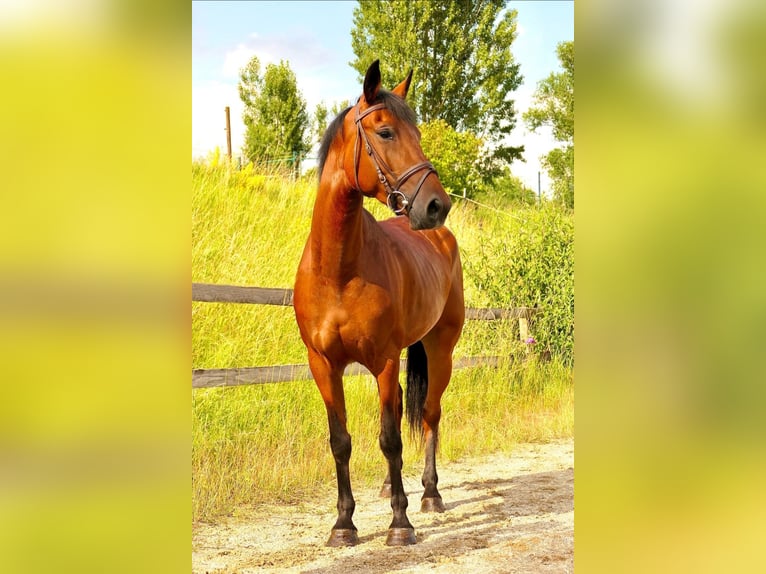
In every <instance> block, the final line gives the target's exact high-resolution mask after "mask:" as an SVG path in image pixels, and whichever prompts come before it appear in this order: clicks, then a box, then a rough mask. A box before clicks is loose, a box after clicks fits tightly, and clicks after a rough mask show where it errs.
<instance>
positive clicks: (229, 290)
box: [192, 283, 539, 388]
mask: <svg viewBox="0 0 766 574" xmlns="http://www.w3.org/2000/svg"><path fill="white" fill-rule="evenodd" d="M192 301H204V302H207V303H249V304H256V305H283V306H291V305H292V304H293V291H292V289H273V288H264V287H242V286H235V285H213V284H210V283H192ZM538 312H539V309H538V308H536V307H515V308H512V309H473V308H466V310H465V317H466V319H468V320H479V321H494V320H498V319H516V320H517V321H518V322H519V338H520V339H521V341H522V342H525V341H526V340H527V337H528V336H529V320H530V319H531V318H532V317H533V316H534V315H536V314H537V313H538ZM500 360H501V357H464V358H461V359H457V360H456V361H455V364H454V366H453V368H454V369H465V368H468V367H475V366H478V365H488V366H497V364H498V363H499V362H500ZM404 368H405V361H404V360H402V362H401V369H402V370H404ZM367 372H368V371H367V369H366V368H365V367H363V366H362V365H359V364H356V363H354V364H351V365H349V366H348V367H346V371H345V374H346V375H359V374H364V373H367ZM303 379H311V371H310V370H309V366H308V365H306V364H301V365H273V366H269V367H243V368H236V369H194V370H193V371H192V388H204V387H232V386H237V385H259V384H264V383H280V382H288V381H297V380H303Z"/></svg>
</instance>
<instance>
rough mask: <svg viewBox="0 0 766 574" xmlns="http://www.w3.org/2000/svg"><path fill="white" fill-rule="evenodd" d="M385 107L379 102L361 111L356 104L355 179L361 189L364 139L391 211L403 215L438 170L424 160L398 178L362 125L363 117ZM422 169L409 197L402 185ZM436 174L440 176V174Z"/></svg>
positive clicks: (407, 211)
mask: <svg viewBox="0 0 766 574" xmlns="http://www.w3.org/2000/svg"><path fill="white" fill-rule="evenodd" d="M385 107H386V106H385V104H383V103H379V104H375V105H372V106H370V107H369V108H367V109H366V110H364V111H363V112H361V113H360V112H359V106H358V105H357V106H356V114H355V117H354V122H355V123H356V142H355V143H354V180H355V181H356V188H357V189H359V190H360V191H361V188H360V187H359V157H360V155H361V150H360V145H361V140H364V145H365V149H366V150H367V155H369V156H370V159H372V163H373V165H374V166H375V171H377V172H378V180H379V181H380V183H382V184H383V187H385V188H386V205H388V207H389V208H390V209H391V211H393V212H394V213H396V214H397V215H401V214H402V213H407V214H409V212H410V209H412V204H413V203H414V202H415V198H416V197H417V195H418V193H420V188H421V187H423V184H424V183H425V181H426V178H427V177H428V176H429V175H431V174H432V173H434V174H436V170H435V169H434V166H433V165H431V162H429V161H424V162H421V163H419V164H416V165H414V166H412V167H411V168H409V169H408V170H406V171H405V172H404V173H402V175H400V176H399V177H398V178H397V177H396V174H395V173H394V172H393V170H392V169H391V168H390V167H388V165H387V164H386V162H385V161H383V158H382V157H380V154H378V152H377V151H376V150H375V148H374V147H373V145H372V142H370V139H369V138H368V137H367V134H366V133H365V131H364V128H363V127H362V119H363V118H365V117H366V116H368V115H369V114H371V113H372V112H374V111H377V110H381V109H383V108H385ZM383 170H385V171H386V172H388V174H390V175H391V177H392V178H393V179H394V185H393V186H392V185H391V184H390V183H389V181H388V177H386V175H385V174H384V173H383ZM422 170H426V171H425V173H424V174H423V175H422V176H421V177H420V181H418V183H417V185H416V186H415V193H413V194H412V196H410V197H407V195H406V194H405V193H404V192H403V191H401V187H402V185H403V184H404V182H405V181H407V180H408V179H409V178H410V177H412V176H413V175H415V174H416V173H418V172H419V171H422ZM436 175H437V176H438V174H436Z"/></svg>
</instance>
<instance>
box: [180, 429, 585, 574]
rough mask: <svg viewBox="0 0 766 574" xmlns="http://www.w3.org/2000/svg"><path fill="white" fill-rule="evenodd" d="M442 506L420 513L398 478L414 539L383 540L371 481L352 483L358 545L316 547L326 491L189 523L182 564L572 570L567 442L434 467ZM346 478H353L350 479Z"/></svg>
mask: <svg viewBox="0 0 766 574" xmlns="http://www.w3.org/2000/svg"><path fill="white" fill-rule="evenodd" d="M438 471H439V490H440V492H441V494H442V497H443V499H444V503H445V506H446V509H447V510H446V512H444V513H443V514H431V513H421V512H420V497H421V495H422V493H423V489H422V486H421V485H420V480H419V478H405V485H404V487H405V490H406V491H407V493H408V497H409V501H410V506H409V509H408V515H409V518H410V522H412V524H413V526H414V527H415V532H416V535H417V540H418V543H417V544H416V545H414V546H408V547H404V548H390V547H387V546H386V545H385V539H386V531H387V529H388V525H389V523H390V522H391V508H390V506H389V501H388V500H387V499H382V498H379V497H378V490H377V489H372V490H371V489H365V490H361V489H357V490H355V491H354V498H355V499H356V512H355V513H354V523H355V524H356V526H357V528H358V529H359V539H360V543H359V545H358V546H355V547H353V548H326V547H325V546H324V543H325V541H326V539H327V537H328V535H329V533H330V529H331V528H332V525H333V523H334V522H335V518H336V511H335V496H334V495H333V494H331V495H329V496H327V497H326V499H324V497H323V499H322V500H318V501H315V503H312V504H308V503H303V504H300V505H293V506H284V505H280V506H277V505H274V506H259V507H258V508H255V509H248V510H244V511H241V512H239V513H238V514H237V516H236V517H231V518H227V519H224V520H222V521H221V522H219V523H218V524H215V525H211V524H195V525H194V528H193V540H192V570H193V572H194V573H197V574H204V573H210V574H213V573H234V572H242V573H253V572H308V573H330V572H332V573H345V572H364V573H383V572H445V573H452V572H471V573H474V572H525V573H526V572H529V573H538V572H572V571H573V569H574V566H573V563H574V497H573V494H574V488H573V487H574V444H573V441H572V440H564V441H556V442H552V443H548V444H523V445H518V446H517V447H516V448H515V449H514V452H513V453H512V454H511V455H493V456H491V457H487V458H480V459H474V460H470V461H466V462H460V463H452V464H447V465H441V466H440V467H439V468H438ZM352 480H353V477H352Z"/></svg>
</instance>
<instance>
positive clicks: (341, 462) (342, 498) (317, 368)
mask: <svg viewBox="0 0 766 574" xmlns="http://www.w3.org/2000/svg"><path fill="white" fill-rule="evenodd" d="M309 366H310V367H311V372H312V374H313V375H314V380H315V381H316V384H317V387H318V388H319V392H320V393H321V394H322V399H323V400H324V403H325V407H326V409H327V422H328V424H329V427H330V449H331V450H332V455H333V458H334V459H335V472H336V475H337V481H338V520H337V521H336V522H335V526H333V528H332V532H331V533H330V538H329V539H328V540H327V546H354V545H355V544H357V543H358V542H359V537H358V536H357V531H356V526H354V522H353V521H352V516H353V514H354V508H355V507H356V503H355V501H354V496H353V494H352V493H351V476H350V474H349V468H348V463H349V460H350V459H351V435H350V434H349V433H348V430H347V428H346V401H345V397H344V395H343V370H342V369H337V368H332V367H330V365H329V363H328V362H327V361H326V360H325V359H324V358H323V357H321V356H320V355H313V356H312V355H309Z"/></svg>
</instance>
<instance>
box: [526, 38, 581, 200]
mask: <svg viewBox="0 0 766 574" xmlns="http://www.w3.org/2000/svg"><path fill="white" fill-rule="evenodd" d="M556 53H557V54H558V58H559V62H560V63H561V68H562V70H563V71H562V72H554V73H551V74H550V75H549V76H548V77H547V78H545V79H544V80H542V81H541V82H540V83H539V84H538V85H537V90H536V91H535V96H534V102H533V106H532V107H531V108H530V109H529V110H528V111H527V112H526V113H525V114H524V120H525V121H526V123H527V125H528V126H529V128H530V129H531V130H533V131H534V130H536V129H537V128H539V127H540V126H544V125H546V126H550V127H551V128H552V129H553V137H555V138H556V140H557V141H559V142H561V143H563V144H564V145H563V147H561V148H556V149H554V150H552V151H551V152H550V153H548V155H546V156H545V158H544V159H543V164H544V165H545V167H546V169H547V170H548V175H549V176H550V178H551V182H552V184H553V194H554V197H556V199H558V200H559V201H561V202H562V203H564V204H565V205H567V206H568V207H572V208H573V207H574V42H561V43H560V44H559V45H558V46H557V48H556Z"/></svg>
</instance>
